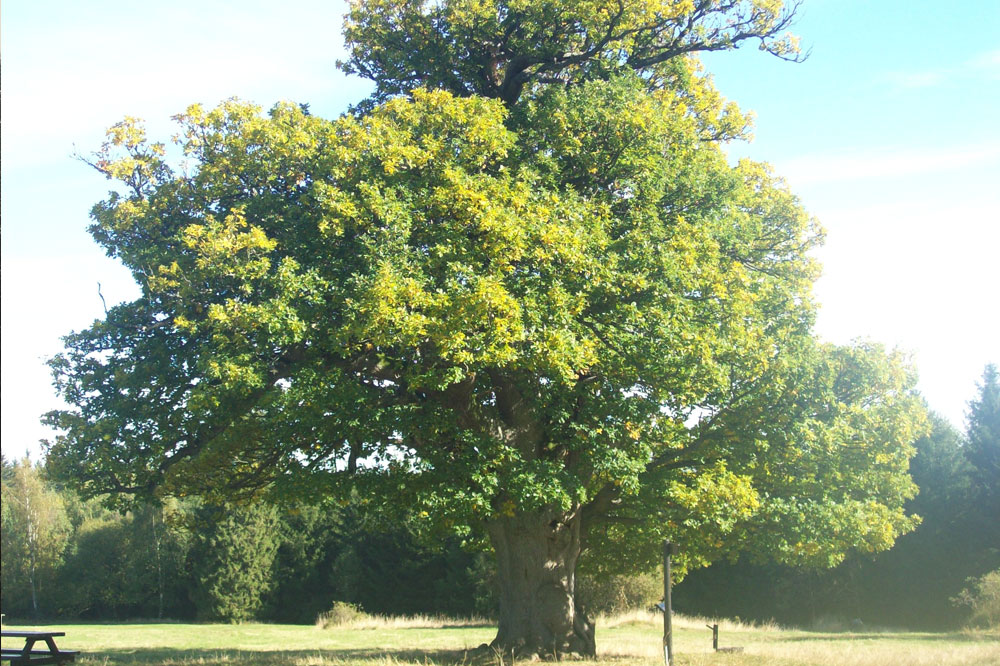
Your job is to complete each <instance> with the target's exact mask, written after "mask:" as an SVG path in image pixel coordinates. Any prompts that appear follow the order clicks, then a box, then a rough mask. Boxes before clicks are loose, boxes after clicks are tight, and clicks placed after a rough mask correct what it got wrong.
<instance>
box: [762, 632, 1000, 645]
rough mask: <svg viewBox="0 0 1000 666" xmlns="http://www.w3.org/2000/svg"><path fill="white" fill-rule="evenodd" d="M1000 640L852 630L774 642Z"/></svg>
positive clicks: (996, 637)
mask: <svg viewBox="0 0 1000 666" xmlns="http://www.w3.org/2000/svg"><path fill="white" fill-rule="evenodd" d="M996 640H1000V634H997V633H992V632H982V633H970V632H964V631H952V632H948V633H941V634H939V633H923V632H908V631H907V632H892V631H886V632H871V633H865V632H852V633H843V634H839V633H838V634H831V633H824V634H809V635H805V636H801V635H800V636H781V637H779V638H778V639H777V641H776V642H779V643H784V642H788V643H797V642H803V641H834V642H839V641H892V642H897V643H924V642H927V641H949V642H953V643H982V642H988V641H996Z"/></svg>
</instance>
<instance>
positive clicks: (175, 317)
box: [49, 0, 922, 655]
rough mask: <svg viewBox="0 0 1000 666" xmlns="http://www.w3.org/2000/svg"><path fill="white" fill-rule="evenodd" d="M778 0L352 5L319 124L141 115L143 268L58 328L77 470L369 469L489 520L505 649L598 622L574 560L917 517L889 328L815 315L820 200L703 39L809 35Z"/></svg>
mask: <svg viewBox="0 0 1000 666" xmlns="http://www.w3.org/2000/svg"><path fill="white" fill-rule="evenodd" d="M790 16H791V13H790V12H788V11H784V10H783V9H782V6H781V2H777V1H775V0H752V1H749V0H744V1H736V0H731V1H725V0H722V1H719V0H711V1H709V0H700V1H697V2H692V1H690V0H685V1H683V2H675V1H663V2H655V1H654V2H641V3H639V2H635V3H633V2H628V3H626V2H606V1H603V0H595V1H592V2H568V1H562V2H551V1H550V2H537V1H533V2H468V1H444V2H434V3H423V2H393V1H390V0H378V1H374V2H365V3H360V2H359V3H357V4H355V5H354V6H353V8H352V9H351V11H350V13H349V16H348V18H347V20H346V28H345V30H346V36H347V41H348V45H349V47H350V48H351V55H350V57H349V59H348V60H347V62H345V63H344V65H343V66H344V67H345V68H346V69H347V70H348V71H352V72H356V73H360V74H362V75H364V76H368V77H370V78H372V79H373V80H374V81H375V83H376V92H375V94H374V95H373V97H372V98H371V99H370V100H368V101H367V102H366V103H364V104H362V105H360V106H359V107H358V109H356V110H355V112H354V113H352V114H350V115H345V116H344V117H341V118H339V119H336V120H333V121H330V120H325V119H321V118H317V117H314V116H311V115H309V114H308V113H307V112H305V111H304V110H303V109H302V108H300V107H298V106H295V105H288V104H279V105H277V106H276V107H274V108H273V109H272V110H271V111H270V113H268V114H266V115H262V114H261V113H260V110H259V109H258V108H256V107H254V106H252V105H248V104H244V103H241V102H237V101H230V102H227V103H225V104H223V105H221V106H220V107H218V108H216V109H212V110H205V109H202V108H201V107H198V106H193V107H191V108H189V109H188V110H187V112H186V113H184V114H182V115H180V116H178V117H177V120H178V122H179V124H180V126H181V131H180V135H179V136H180V138H179V142H180V144H181V145H182V147H183V150H184V152H185V154H186V158H187V166H186V167H185V168H184V169H183V170H177V169H175V168H173V167H171V166H170V165H169V164H168V161H167V160H166V159H165V157H164V155H165V149H164V148H163V146H161V145H159V144H156V143H149V142H147V141H146V139H145V136H144V133H143V131H142V128H141V126H140V125H138V124H136V123H135V122H133V121H125V122H123V123H120V124H119V125H116V126H115V127H114V128H112V130H111V131H110V132H109V138H108V142H107V144H106V145H105V146H104V147H103V148H102V150H101V151H99V152H98V153H97V154H96V156H95V157H94V160H93V164H94V166H96V167H97V168H98V169H99V170H101V171H102V172H103V173H105V174H106V175H107V176H108V177H109V178H113V179H115V180H117V181H119V182H120V183H121V187H119V188H118V190H117V191H116V192H114V193H112V194H111V196H110V198H109V199H108V200H107V201H105V202H103V203H101V204H99V205H97V206H96V207H95V208H94V211H93V218H94V224H93V226H92V233H93V235H94V237H95V238H96V239H97V241H98V242H99V243H101V244H102V245H103V246H104V247H105V248H106V249H107V251H108V252H109V254H111V255H112V256H114V257H116V258H118V259H119V260H121V261H122V262H123V263H124V264H125V265H126V266H128V267H129V268H130V269H131V270H132V271H133V273H134V275H135V278H136V280H137V281H138V283H139V284H140V285H141V286H142V296H141V297H140V298H139V299H137V300H136V301H134V302H131V303H126V304H123V305H119V306H117V307H114V308H112V309H111V310H110V311H109V312H108V314H107V316H106V317H105V318H104V319H103V320H100V321H97V322H95V324H94V325H93V326H92V327H91V328H89V329H87V330H85V331H82V332H80V333H75V334H73V335H71V336H69V337H68V338H67V339H66V344H67V350H66V352H65V353H64V354H63V355H61V356H59V357H58V358H56V359H55V360H54V361H53V363H52V365H53V368H54V372H55V376H56V381H57V384H58V386H59V388H60V390H61V392H62V395H63V396H64V398H65V399H66V400H67V402H68V403H69V404H70V405H71V408H70V409H67V410H64V411H61V412H56V413H53V414H51V415H50V416H49V421H50V423H52V424H54V425H56V426H57V427H59V428H60V429H61V430H62V433H63V434H61V435H60V436H59V437H58V438H57V439H56V440H55V441H54V442H53V443H52V445H51V446H50V447H49V456H50V465H51V466H52V468H53V469H56V470H59V471H60V472H61V473H62V474H63V475H64V476H66V477H69V478H72V479H75V480H76V481H77V482H78V483H79V484H80V485H81V486H82V487H83V488H85V489H86V490H87V491H88V492H90V493H103V492H112V493H139V494H149V493H154V492H159V493H161V494H170V493H173V494H183V493H198V494H202V495H207V496H209V497H212V496H215V497H218V498H219V499H220V500H221V499H226V498H231V497H232V496H233V495H240V494H244V495H253V494H254V493H257V492H263V491H268V492H282V493H293V494H302V493H315V494H323V495H336V494H339V493H346V492H348V491H350V492H359V493H361V494H362V496H364V497H366V498H368V500H367V501H369V502H370V503H372V504H374V505H380V504H383V505H397V506H405V507H406V508H407V509H408V510H410V511H412V515H413V516H414V517H415V518H416V519H418V520H422V521H424V522H425V523H426V524H427V525H428V526H429V527H431V526H436V527H439V528H442V529H449V530H452V531H455V532H458V533H460V534H463V535H465V536H466V537H467V538H468V540H469V541H470V542H474V541H477V540H481V541H488V543H489V544H490V545H492V548H493V549H494V551H495V553H496V557H497V567H498V572H499V579H500V583H501V609H500V628H499V633H498V635H497V638H496V641H495V646H497V647H499V648H503V649H504V650H513V651H516V652H521V653H543V654H549V655H551V654H559V653H560V652H564V651H577V652H581V653H585V654H593V652H594V649H595V648H594V633H593V625H592V623H591V622H590V620H589V619H588V617H587V615H586V613H585V611H584V610H583V609H582V608H580V607H579V606H578V604H577V603H576V600H575V576H576V571H577V568H578V566H579V565H580V563H581V561H585V562H586V563H587V564H588V565H589V566H590V567H592V568H593V569H595V570H612V569H623V568H633V569H641V568H644V567H649V566H652V565H653V563H655V560H656V552H657V544H658V543H659V542H660V540H661V539H663V538H665V537H669V538H671V539H673V540H675V541H678V542H680V543H682V544H683V550H682V555H681V556H680V566H681V568H682V569H683V568H685V567H691V566H699V565H703V564H705V563H707V562H709V561H711V560H713V559H717V558H719V557H724V556H732V555H735V554H736V553H738V552H740V551H744V550H753V551H755V552H757V553H762V554H766V555H767V556H769V557H771V558H775V559H777V560H779V561H783V562H795V563H813V564H827V565H828V564H831V563H835V562H837V561H839V559H840V558H842V557H843V555H844V553H845V552H846V551H848V550H849V549H851V548H861V549H864V550H870V551H871V550H880V549H884V548H887V547H889V546H890V545H891V544H892V542H893V540H894V539H895V537H896V536H897V535H898V534H900V533H901V532H903V531H906V530H907V529H909V528H910V527H911V526H912V521H911V519H910V518H908V517H907V516H906V515H905V514H904V512H903V509H902V506H903V502H904V500H905V499H906V498H908V497H910V496H911V495H912V492H913V488H912V484H911V482H910V480H909V477H908V476H907V473H906V472H907V464H908V459H909V456H910V455H911V453H912V449H911V447H910V445H909V442H910V441H911V440H912V439H913V438H914V437H915V435H916V434H918V432H919V431H920V428H921V427H922V411H921V408H920V405H919V403H918V401H917V400H916V399H915V397H914V395H913V393H912V386H913V381H914V379H913V377H912V374H911V373H910V372H909V371H908V369H907V367H906V365H905V363H904V362H903V359H901V358H900V357H899V356H898V355H896V354H887V353H886V352H885V351H884V350H882V349H880V348H878V347H877V346H873V345H868V344H861V343H859V344H856V345H852V346H847V347H834V346H831V345H826V344H822V343H820V342H818V341H816V340H815V339H814V337H813V334H812V332H811V326H812V321H813V315H814V306H813V302H812V299H811V296H810V289H811V285H812V282H813V280H814V279H815V278H816V276H817V272H818V269H817V266H816V264H815V262H814V261H813V260H812V259H811V258H810V257H809V255H808V252H809V250H810V249H811V248H812V247H813V246H815V245H816V244H817V243H818V242H819V240H820V238H821V232H820V230H819V229H818V227H817V226H816V224H815V223H814V222H813V221H812V220H811V219H810V218H809V216H808V215H807V214H806V213H805V212H804V211H803V210H802V208H801V207H800V206H799V204H798V202H797V200H796V199H795V197H794V196H793V195H792V194H790V193H789V192H788V191H787V189H786V188H785V186H784V184H783V182H782V181H781V180H780V178H778V177H776V176H775V175H774V174H772V173H771V171H770V170H769V169H768V167H766V166H765V165H762V164H755V163H751V162H741V163H740V164H738V165H736V166H732V165H730V164H729V163H728V162H727V160H726V157H725V155H724V154H723V152H722V150H721V148H720V145H721V143H723V142H725V141H727V140H730V139H734V138H739V137H741V136H742V135H743V134H744V133H745V132H746V128H747V121H746V118H745V117H744V116H742V115H741V114H740V112H739V110H738V109H737V108H736V107H735V106H734V105H732V104H727V103H725V102H724V100H723V99H722V98H721V97H720V96H719V95H718V93H717V92H716V91H715V90H714V89H713V88H712V86H711V82H710V80H709V79H708V78H706V77H705V76H703V75H702V73H701V72H700V70H699V68H698V65H697V63H696V62H695V61H694V60H692V59H691V57H690V56H689V55H687V54H689V53H691V52H694V51H698V50H706V49H708V50H712V49H723V48H732V47H734V46H735V45H737V44H739V43H740V42H743V41H746V40H751V39H753V40H756V41H757V42H758V43H759V44H760V46H761V48H763V49H765V50H768V51H771V52H772V53H775V54H777V55H779V56H782V57H788V58H794V57H795V56H796V51H795V49H794V45H793V43H792V42H791V41H790V40H789V38H786V37H784V36H783V31H784V29H785V27H786V25H787V23H788V21H789V20H790Z"/></svg>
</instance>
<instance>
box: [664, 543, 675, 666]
mask: <svg viewBox="0 0 1000 666" xmlns="http://www.w3.org/2000/svg"><path fill="white" fill-rule="evenodd" d="M676 554H677V546H676V544H672V543H670V542H669V541H664V542H663V663H664V664H666V666H673V664H674V633H673V627H672V626H671V620H672V618H671V616H672V615H673V613H674V609H673V605H672V604H671V602H670V587H671V585H672V582H671V577H670V556H671V555H676Z"/></svg>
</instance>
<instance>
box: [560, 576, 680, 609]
mask: <svg viewBox="0 0 1000 666" xmlns="http://www.w3.org/2000/svg"><path fill="white" fill-rule="evenodd" d="M577 581H578V583H577V584H578V588H577V594H578V599H579V600H580V602H581V603H582V604H583V606H584V607H585V608H586V609H587V612H588V613H592V614H599V613H603V614H609V615H611V614H617V613H624V612H626V611H632V610H639V609H648V608H650V607H652V606H653V604H655V603H656V602H658V601H660V600H661V599H662V598H663V578H662V576H661V575H659V574H656V573H645V574H635V575H631V576H607V577H593V578H591V577H588V576H581V577H580V578H579V579H577Z"/></svg>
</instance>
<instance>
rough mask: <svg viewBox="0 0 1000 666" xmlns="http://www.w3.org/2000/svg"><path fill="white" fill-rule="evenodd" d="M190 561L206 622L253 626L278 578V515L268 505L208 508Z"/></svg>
mask: <svg viewBox="0 0 1000 666" xmlns="http://www.w3.org/2000/svg"><path fill="white" fill-rule="evenodd" d="M194 528H195V530H196V531H197V536H196V545H195V546H194V547H193V548H192V550H191V553H190V555H189V562H190V564H191V570H192V572H193V576H194V587H193V591H192V599H193V601H194V603H195V606H196V608H197V612H198V617H199V618H201V619H204V620H215V621H223V622H241V621H245V620H253V619H256V618H257V617H258V613H259V612H260V610H261V608H262V607H263V605H264V600H265V597H266V595H267V593H268V592H269V591H270V590H271V585H272V581H273V578H274V562H275V556H276V555H277V552H278V544H279V534H280V532H279V529H278V511H277V509H276V508H275V507H273V506H269V505H267V504H259V503H258V504H254V505H251V506H240V505H237V506H234V505H228V506H208V507H204V508H203V509H202V510H201V511H200V512H199V515H198V516H197V519H196V522H195V523H194Z"/></svg>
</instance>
